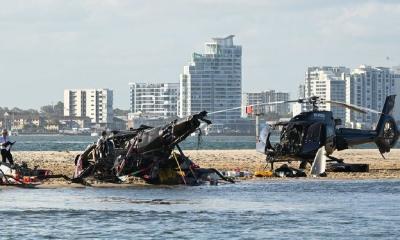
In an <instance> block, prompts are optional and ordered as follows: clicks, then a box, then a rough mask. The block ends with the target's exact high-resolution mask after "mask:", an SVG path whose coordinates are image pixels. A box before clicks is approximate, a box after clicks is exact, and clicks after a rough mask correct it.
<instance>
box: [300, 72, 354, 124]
mask: <svg viewBox="0 0 400 240" xmlns="http://www.w3.org/2000/svg"><path fill="white" fill-rule="evenodd" d="M349 73H350V69H348V68H346V67H329V66H323V67H309V68H308V69H307V72H306V75H305V82H304V94H305V97H312V96H318V97H321V98H323V99H325V100H332V101H339V102H345V101H346V82H345V80H346V79H347V78H349ZM319 109H320V110H326V111H332V114H333V116H334V117H335V118H340V119H342V122H343V123H344V122H345V120H346V111H345V109H344V108H343V107H341V106H337V105H333V104H330V103H324V104H320V105H319Z"/></svg>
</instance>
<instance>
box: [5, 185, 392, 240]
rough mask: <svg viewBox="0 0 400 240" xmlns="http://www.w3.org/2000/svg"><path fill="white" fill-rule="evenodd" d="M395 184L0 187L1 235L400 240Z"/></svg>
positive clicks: (33, 236)
mask: <svg viewBox="0 0 400 240" xmlns="http://www.w3.org/2000/svg"><path fill="white" fill-rule="evenodd" d="M399 200H400V181H397V180H396V181H394V180H389V181H388V180H385V181H376V180H375V181H320V180H280V181H259V182H242V183H237V184H232V185H231V184H229V185H219V186H200V187H185V186H178V187H136V188H133V187H132V188H128V189H94V188H86V189H36V190H35V189H32V190H23V189H6V190H5V189H2V190H0V202H1V204H0V218H1V219H2V226H1V238H2V239H8V238H20V239H58V238H61V239H87V238H95V239H134V238H139V239H146V238H147V239H149V238H153V239H266V238H268V239H337V238H340V239H374V238H384V239H398V236H399V235H400V207H399Z"/></svg>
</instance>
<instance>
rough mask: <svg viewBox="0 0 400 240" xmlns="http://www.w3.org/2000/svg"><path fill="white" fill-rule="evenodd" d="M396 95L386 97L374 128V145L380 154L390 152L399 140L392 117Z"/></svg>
mask: <svg viewBox="0 0 400 240" xmlns="http://www.w3.org/2000/svg"><path fill="white" fill-rule="evenodd" d="M395 97H396V95H391V96H387V97H386V101H385V105H384V106H383V110H382V114H381V116H380V118H379V122H378V125H377V127H376V134H377V135H376V138H375V144H376V145H377V146H378V148H379V152H380V153H381V154H383V153H387V152H390V149H391V148H392V147H393V146H394V145H396V142H397V140H398V138H399V130H398V127H397V124H396V121H395V120H394V118H393V116H392V112H393V108H394V104H395Z"/></svg>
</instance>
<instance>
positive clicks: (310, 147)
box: [302, 123, 325, 154]
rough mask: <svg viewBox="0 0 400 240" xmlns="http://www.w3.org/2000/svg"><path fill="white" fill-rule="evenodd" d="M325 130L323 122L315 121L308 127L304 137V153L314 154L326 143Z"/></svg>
mask: <svg viewBox="0 0 400 240" xmlns="http://www.w3.org/2000/svg"><path fill="white" fill-rule="evenodd" d="M323 130H324V124H323V123H314V124H311V125H310V126H309V127H308V129H307V133H306V136H305V138H304V144H303V151H302V153H303V154H314V153H316V152H317V151H318V149H319V148H320V146H321V145H323V144H324V140H323V137H324V135H325V134H324V131H323Z"/></svg>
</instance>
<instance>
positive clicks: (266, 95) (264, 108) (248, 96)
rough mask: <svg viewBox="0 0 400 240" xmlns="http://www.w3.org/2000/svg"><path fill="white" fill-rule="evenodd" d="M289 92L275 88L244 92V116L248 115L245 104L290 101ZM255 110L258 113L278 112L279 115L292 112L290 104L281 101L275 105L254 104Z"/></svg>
mask: <svg viewBox="0 0 400 240" xmlns="http://www.w3.org/2000/svg"><path fill="white" fill-rule="evenodd" d="M288 100H289V93H287V92H276V91H275V90H269V91H262V92H258V93H243V96H242V106H243V107H242V116H243V117H246V116H247V114H246V112H245V106H248V105H254V104H262V103H271V102H280V101H288ZM253 111H255V112H257V113H270V112H273V113H277V114H279V115H286V114H288V113H289V112H290V106H289V104H288V103H279V104H273V105H259V106H254V107H253Z"/></svg>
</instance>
